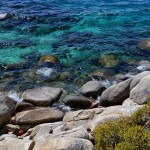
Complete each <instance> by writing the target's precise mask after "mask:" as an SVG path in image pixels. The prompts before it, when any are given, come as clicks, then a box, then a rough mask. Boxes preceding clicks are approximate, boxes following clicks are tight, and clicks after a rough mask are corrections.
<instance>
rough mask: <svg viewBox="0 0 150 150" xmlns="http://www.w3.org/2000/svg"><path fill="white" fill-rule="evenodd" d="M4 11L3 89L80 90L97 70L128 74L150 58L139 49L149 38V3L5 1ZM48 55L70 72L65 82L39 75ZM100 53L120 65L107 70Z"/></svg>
mask: <svg viewBox="0 0 150 150" xmlns="http://www.w3.org/2000/svg"><path fill="white" fill-rule="evenodd" d="M3 13H9V14H11V16H10V17H9V18H8V19H4V20H0V68H1V69H0V73H1V76H2V78H1V80H0V83H1V90H4V89H16V90H18V91H20V90H24V89H26V88H32V87H35V86H41V85H55V86H58V87H65V88H66V89H77V88H78V86H80V85H81V84H82V82H85V81H86V80H89V78H88V75H89V74H90V73H91V72H93V71H95V70H100V71H102V70H103V71H108V72H109V73H111V74H116V73H128V72H130V71H131V70H132V69H131V68H135V66H134V63H135V62H138V61H140V60H149V59H150V58H149V56H148V55H147V54H146V53H145V52H142V51H140V50H139V49H138V48H137V44H138V42H139V41H141V40H143V39H145V38H149V36H150V1H149V0H122V1H120V0H103V1H98V0H24V1H21V0H1V1H0V14H3ZM45 54H52V55H55V56H57V57H58V58H59V60H60V61H61V63H62V67H61V69H60V70H59V74H61V73H64V72H69V76H68V77H67V78H66V79H64V80H61V81H60V80H59V79H58V78H57V79H48V78H46V79H45V78H41V77H39V76H37V75H36V73H35V72H36V70H37V69H39V68H40V67H39V59H40V57H41V56H42V55H45ZM102 54H114V55H115V56H116V57H117V59H118V60H119V61H120V65H118V66H117V67H115V68H113V69H106V68H104V67H103V66H101V65H100V64H99V57H100V56H101V55H102ZM133 62H134V63H133ZM12 64H19V65H15V66H12ZM20 64H22V65H20ZM10 66H11V67H10Z"/></svg>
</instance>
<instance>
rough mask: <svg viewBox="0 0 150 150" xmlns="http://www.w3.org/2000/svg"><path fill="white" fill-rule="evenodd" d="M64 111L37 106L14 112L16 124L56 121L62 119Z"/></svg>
mask: <svg viewBox="0 0 150 150" xmlns="http://www.w3.org/2000/svg"><path fill="white" fill-rule="evenodd" d="M63 116H64V113H63V112H62V111H61V110H58V109H54V108H38V109H34V110H29V111H23V112H19V113H17V114H16V117H15V120H16V123H17V124H28V125H32V124H40V123H46V122H50V123H51V122H56V121H61V120H62V119H63Z"/></svg>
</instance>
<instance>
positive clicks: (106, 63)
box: [99, 54, 119, 68]
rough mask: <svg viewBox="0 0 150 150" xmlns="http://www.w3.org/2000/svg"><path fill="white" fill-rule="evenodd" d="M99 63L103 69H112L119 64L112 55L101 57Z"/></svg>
mask: <svg viewBox="0 0 150 150" xmlns="http://www.w3.org/2000/svg"><path fill="white" fill-rule="evenodd" d="M99 62H100V64H101V65H102V66H103V67H105V68H114V67H116V66H118V64H119V61H118V59H117V58H116V57H115V56H114V55H113V54H105V55H104V54H103V55H101V56H100V60H99Z"/></svg>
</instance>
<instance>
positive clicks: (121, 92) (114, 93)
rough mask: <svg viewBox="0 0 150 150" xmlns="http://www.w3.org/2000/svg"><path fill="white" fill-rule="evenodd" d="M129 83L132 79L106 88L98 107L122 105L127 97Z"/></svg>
mask: <svg viewBox="0 0 150 150" xmlns="http://www.w3.org/2000/svg"><path fill="white" fill-rule="evenodd" d="M131 81H132V78H131V79H128V80H125V81H123V82H120V83H118V84H116V85H113V86H110V87H109V88H107V89H106V90H105V91H104V92H103V93H102V95H101V99H100V105H101V106H110V105H117V104H122V102H123V101H124V100H125V99H127V98H128V97H129V93H130V91H129V88H130V83H131Z"/></svg>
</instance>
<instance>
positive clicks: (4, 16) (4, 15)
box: [0, 13, 8, 19]
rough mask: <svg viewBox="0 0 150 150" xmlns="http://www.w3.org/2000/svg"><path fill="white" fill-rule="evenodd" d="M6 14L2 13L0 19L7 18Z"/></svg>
mask: <svg viewBox="0 0 150 150" xmlns="http://www.w3.org/2000/svg"><path fill="white" fill-rule="evenodd" d="M7 15H8V14H7V13H3V14H0V19H4V18H6V17H7Z"/></svg>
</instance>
